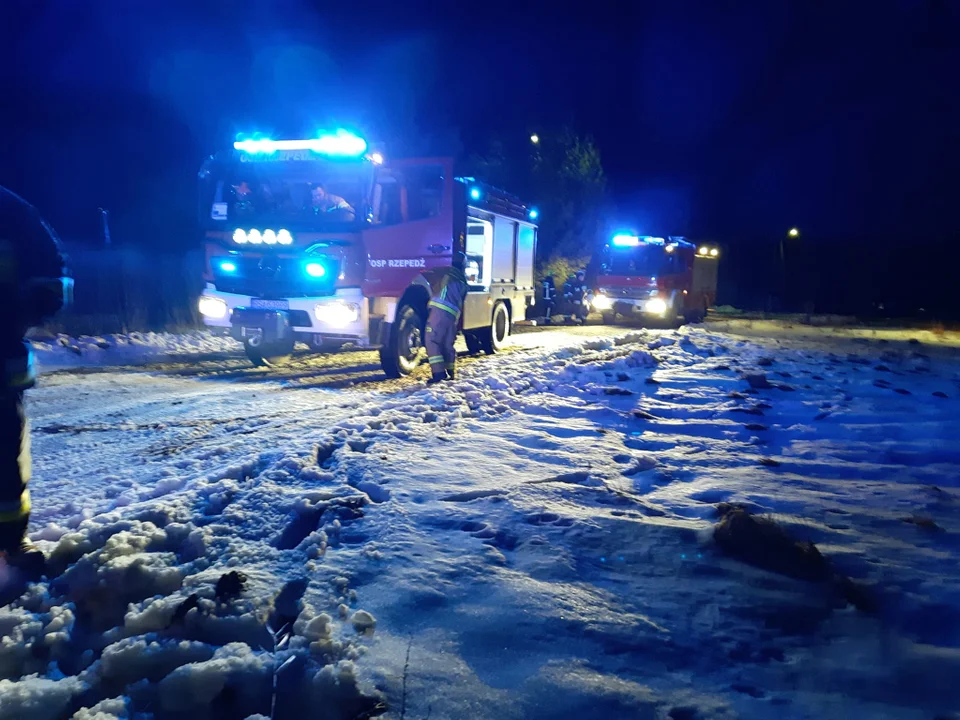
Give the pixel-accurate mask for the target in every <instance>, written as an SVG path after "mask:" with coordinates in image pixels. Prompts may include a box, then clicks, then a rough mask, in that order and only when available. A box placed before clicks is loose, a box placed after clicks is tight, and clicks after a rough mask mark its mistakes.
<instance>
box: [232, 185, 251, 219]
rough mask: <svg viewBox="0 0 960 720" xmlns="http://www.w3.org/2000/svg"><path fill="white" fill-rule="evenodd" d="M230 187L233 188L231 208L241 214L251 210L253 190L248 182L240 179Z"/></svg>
mask: <svg viewBox="0 0 960 720" xmlns="http://www.w3.org/2000/svg"><path fill="white" fill-rule="evenodd" d="M230 187H231V188H232V189H233V209H234V210H235V211H236V212H238V213H241V214H246V213H250V212H253V190H252V189H251V188H250V183H248V182H247V181H246V180H241V181H240V182H239V183H237V184H236V185H231V186H230Z"/></svg>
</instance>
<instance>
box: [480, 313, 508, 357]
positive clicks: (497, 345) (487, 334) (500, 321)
mask: <svg viewBox="0 0 960 720" xmlns="http://www.w3.org/2000/svg"><path fill="white" fill-rule="evenodd" d="M477 337H478V338H479V339H480V347H482V348H483V351H484V352H485V353H486V354H487V355H494V354H496V353H498V352H500V351H501V350H503V348H504V346H505V345H506V344H507V338H508V337H510V312H509V311H508V310H507V306H506V305H504V304H503V303H502V302H498V303H497V304H496V305H494V306H493V313H492V314H491V316H490V327H488V328H483V329H482V330H478V331H477Z"/></svg>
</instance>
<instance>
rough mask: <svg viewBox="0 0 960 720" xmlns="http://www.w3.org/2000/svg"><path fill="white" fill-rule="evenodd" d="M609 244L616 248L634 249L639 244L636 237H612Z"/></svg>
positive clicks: (638, 239)
mask: <svg viewBox="0 0 960 720" xmlns="http://www.w3.org/2000/svg"><path fill="white" fill-rule="evenodd" d="M610 242H612V243H613V244H614V245H616V246H617V247H636V246H637V245H639V244H640V238H639V237H637V236H636V235H614V236H613V240H611V241H610Z"/></svg>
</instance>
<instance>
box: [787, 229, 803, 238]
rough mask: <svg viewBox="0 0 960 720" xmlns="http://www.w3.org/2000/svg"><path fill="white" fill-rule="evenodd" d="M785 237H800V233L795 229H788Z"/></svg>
mask: <svg viewBox="0 0 960 720" xmlns="http://www.w3.org/2000/svg"><path fill="white" fill-rule="evenodd" d="M787 235H789V236H790V237H798V236H799V235H800V231H799V230H798V229H797V228H790V232H788V233H787Z"/></svg>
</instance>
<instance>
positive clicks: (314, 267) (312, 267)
mask: <svg viewBox="0 0 960 720" xmlns="http://www.w3.org/2000/svg"><path fill="white" fill-rule="evenodd" d="M303 271H304V272H305V273H306V274H307V275H309V276H310V277H314V278H320V277H323V276H324V275H326V274H327V269H326V268H325V267H324V266H323V265H322V264H320V263H315V262H314V263H307V264H306V265H304V266H303Z"/></svg>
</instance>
